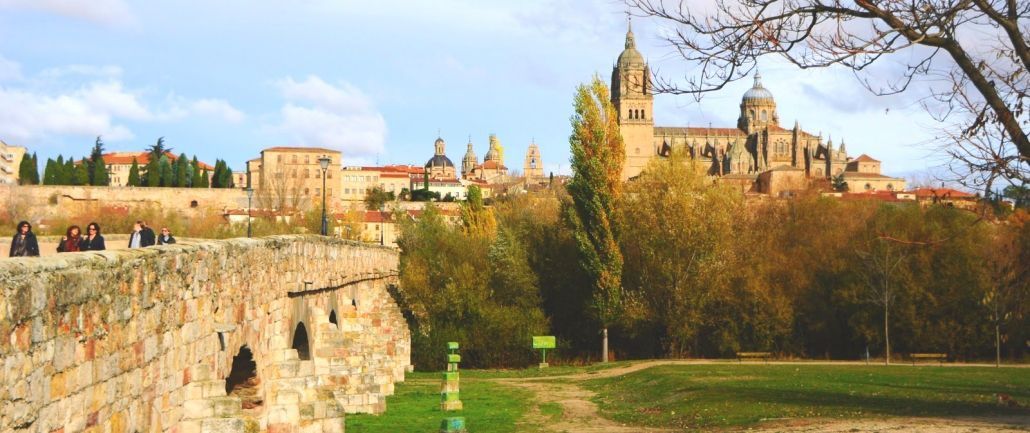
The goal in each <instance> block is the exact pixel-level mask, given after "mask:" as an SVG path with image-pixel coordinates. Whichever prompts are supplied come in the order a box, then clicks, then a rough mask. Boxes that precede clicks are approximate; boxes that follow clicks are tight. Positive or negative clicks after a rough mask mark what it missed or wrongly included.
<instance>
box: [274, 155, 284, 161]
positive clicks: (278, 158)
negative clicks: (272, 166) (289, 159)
mask: <svg viewBox="0 0 1030 433" xmlns="http://www.w3.org/2000/svg"><path fill="white" fill-rule="evenodd" d="M275 162H283V156H282V155H276V156H275Z"/></svg>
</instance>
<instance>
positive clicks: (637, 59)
mask: <svg viewBox="0 0 1030 433" xmlns="http://www.w3.org/2000/svg"><path fill="white" fill-rule="evenodd" d="M618 64H619V66H620V67H626V66H643V65H644V56H643V55H642V54H640V51H637V41H636V38H635V37H634V36H633V28H632V27H630V28H629V30H627V31H626V49H625V50H622V54H619V63H618Z"/></svg>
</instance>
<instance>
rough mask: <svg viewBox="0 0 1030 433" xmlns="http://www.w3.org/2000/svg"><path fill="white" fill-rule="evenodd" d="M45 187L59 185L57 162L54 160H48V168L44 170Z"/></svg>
mask: <svg viewBox="0 0 1030 433" xmlns="http://www.w3.org/2000/svg"><path fill="white" fill-rule="evenodd" d="M43 185H57V162H56V161H54V160H53V158H47V159H46V168H45V169H44V170H43Z"/></svg>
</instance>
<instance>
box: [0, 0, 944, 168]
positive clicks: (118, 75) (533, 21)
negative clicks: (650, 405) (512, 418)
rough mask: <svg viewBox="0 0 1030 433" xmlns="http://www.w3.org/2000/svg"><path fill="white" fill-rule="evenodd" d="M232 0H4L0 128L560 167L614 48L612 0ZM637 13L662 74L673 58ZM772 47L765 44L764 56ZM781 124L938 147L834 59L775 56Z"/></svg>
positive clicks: (617, 16) (915, 120) (63, 140)
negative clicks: (528, 161)
mask: <svg viewBox="0 0 1030 433" xmlns="http://www.w3.org/2000/svg"><path fill="white" fill-rule="evenodd" d="M484 3H485V2H475V1H471V0H444V1H433V2H429V1H415V2H375V3H374V4H366V3H363V2H349V1H345V2H335V1H329V0H313V1H307V2H303V3H302V4H290V5H283V4H278V3H275V2H269V1H258V2H246V1H242V0H232V1H225V2H217V3H215V4H208V3H206V2H200V1H193V0H187V1H183V2H177V3H176V4H175V5H174V6H172V5H170V4H163V3H155V2H133V1H123V0H99V1H94V2H88V3H82V4H74V2H64V1H57V0H36V1H28V0H0V139H2V140H4V141H5V142H7V143H9V144H12V145H19V146H26V147H28V148H29V151H30V152H37V153H38V154H39V155H40V157H41V159H43V162H45V160H46V158H48V157H56V155H58V154H63V155H65V156H69V155H71V156H74V157H76V158H79V157H82V156H83V155H86V154H87V153H88V151H89V148H90V147H91V146H92V143H93V139H94V138H95V136H97V135H102V136H103V137H104V141H105V143H106V145H107V149H108V151H127V150H139V149H142V148H144V147H146V146H149V145H151V144H153V143H154V142H155V141H156V140H157V138H158V137H162V136H163V137H165V140H166V143H167V145H168V146H170V147H172V148H173V151H174V152H175V153H176V154H178V153H180V152H185V153H186V154H188V155H190V156H192V155H194V154H196V155H197V156H198V158H200V159H201V160H206V161H213V160H215V159H225V160H227V161H228V162H229V164H230V166H231V167H232V168H233V169H234V170H236V171H242V170H244V169H245V165H244V164H245V161H246V160H248V159H250V158H254V157H256V156H257V155H258V153H259V152H260V150H261V149H263V148H266V147H272V146H320V147H329V148H332V149H336V150H340V151H341V152H342V154H343V164H344V165H370V164H376V163H377V162H378V163H379V164H380V165H383V164H420V165H421V164H424V163H425V161H426V160H427V159H429V158H430V157H431V156H432V155H433V142H434V141H435V140H436V138H437V135H438V131H439V132H440V133H439V135H440V137H442V138H443V139H444V140H445V141H446V142H447V154H448V156H449V157H450V158H451V159H452V160H455V161H458V160H460V159H461V155H462V154H463V153H464V151H465V143H466V142H467V141H468V137H469V136H471V137H472V141H473V143H474V145H475V150H476V153H477V154H479V155H483V154H485V152H486V151H487V148H488V136H489V135H490V134H491V133H494V134H497V136H498V138H499V139H500V141H501V143H502V144H503V146H504V148H505V163H506V165H507V166H508V167H509V168H511V169H514V170H521V169H522V161H523V156H524V154H525V151H526V149H527V148H528V146H529V144H530V143H531V142H532V141H534V140H535V142H536V143H537V144H538V145H539V147H540V151H541V157H542V159H543V161H544V171H545V173H547V172H555V173H568V170H569V163H568V158H569V149H568V136H569V133H570V128H569V118H570V117H571V116H572V114H573V113H572V95H573V93H574V90H575V87H576V86H577V85H579V84H581V83H584V82H587V81H589V80H590V79H591V77H592V76H593V75H594V74H598V75H600V76H601V77H603V78H605V79H606V80H607V79H608V76H609V75H610V71H611V67H612V64H613V63H614V62H615V58H616V56H618V54H619V52H620V51H621V50H622V44H623V40H624V35H625V31H626V15H625V10H624V7H623V6H622V4H621V3H609V2H590V1H586V0H582V1H571V0H570V1H553V2H544V1H538V2H537V1H535V2H514V1H511V2H489V3H488V4H484ZM657 24H658V23H655V22H653V21H648V20H643V19H635V20H634V21H633V27H634V31H635V33H636V35H637V41H638V42H637V43H638V48H639V49H640V51H641V52H642V54H643V55H644V56H645V57H646V59H647V60H648V62H649V63H650V64H651V65H652V69H654V70H655V71H657V72H658V73H659V74H660V75H663V76H666V77H670V78H675V77H677V76H682V74H683V72H684V71H685V70H687V68H688V67H689V65H686V64H684V62H683V61H682V60H680V59H679V58H678V57H677V56H676V55H675V54H674V53H671V52H670V51H669V49H668V47H666V46H664V45H663V43H662V41H661V40H660V38H659V36H658V35H659V34H661V32H663V31H666V30H667V29H664V28H662V27H660V26H658V25H657ZM770 60H772V59H770ZM761 71H762V75H763V76H764V77H765V78H764V82H765V85H766V87H767V88H768V89H769V90H770V91H771V92H772V93H773V95H774V96H775V97H776V101H777V103H778V105H779V113H780V116H781V118H782V121H781V123H782V124H783V125H785V126H792V125H793V124H794V121H795V120H797V121H798V122H800V123H801V125H802V127H805V128H822V131H821V132H822V133H823V135H824V136H832V137H833V139H834V141H837V142H839V141H840V140H842V139H843V140H844V141H846V142H847V144H848V150H849V153H852V154H854V155H855V156H857V155H859V154H862V153H867V154H870V155H873V156H875V157H877V158H878V159H881V160H882V161H883V163H884V167H883V169H884V172H885V173H888V174H892V175H903V176H911V175H913V174H916V173H921V172H926V171H929V170H932V169H933V168H934V167H935V166H937V165H939V164H940V163H941V162H942V160H940V159H939V158H938V157H936V156H934V152H933V150H934V149H933V148H932V147H931V146H930V145H929V144H930V141H931V139H932V136H933V131H932V130H931V129H930V128H932V127H933V126H934V125H935V123H934V121H933V120H932V119H931V118H930V117H929V116H928V115H927V114H925V112H923V110H922V108H921V107H920V106H919V104H918V96H919V95H918V94H917V93H915V92H913V93H911V94H907V95H901V96H894V97H876V96H874V95H872V94H870V93H869V92H868V91H867V90H866V89H864V88H863V87H862V86H861V85H860V84H859V82H858V81H857V80H855V78H854V77H853V76H852V74H851V72H850V71H847V70H843V69H824V70H809V71H799V70H797V69H794V68H792V67H791V66H788V65H784V64H781V63H777V62H775V61H768V62H767V61H766V60H765V59H763V63H762V64H761ZM750 84H751V80H749V79H746V80H742V81H740V82H737V83H734V84H732V85H730V86H727V88H726V89H724V90H722V91H720V92H717V93H712V94H709V95H706V96H705V98H704V99H703V100H702V101H701V102H700V103H695V102H694V101H693V99H692V98H691V97H690V96H664V97H662V98H658V99H656V104H655V118H656V120H657V121H658V122H659V123H661V124H664V125H670V126H671V125H682V126H687V125H690V126H707V125H708V124H711V125H712V126H715V127H719V126H723V127H733V126H735V125H736V114H737V112H738V111H739V109H738V107H737V105H738V104H739V102H740V96H741V95H742V94H743V92H744V91H745V90H746V89H747V88H748V87H750ZM811 132H816V133H817V132H820V131H818V130H815V131H811Z"/></svg>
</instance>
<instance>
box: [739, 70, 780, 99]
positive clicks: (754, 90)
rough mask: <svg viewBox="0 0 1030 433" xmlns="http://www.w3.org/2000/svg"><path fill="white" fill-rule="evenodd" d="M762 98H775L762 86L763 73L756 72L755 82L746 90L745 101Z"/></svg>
mask: <svg viewBox="0 0 1030 433" xmlns="http://www.w3.org/2000/svg"><path fill="white" fill-rule="evenodd" d="M760 99H773V94H772V92H770V91H769V90H768V89H766V88H765V87H763V86H762V74H759V73H757V72H755V84H754V86H751V88H750V89H748V91H747V92H744V98H743V101H744V102H747V101H754V100H760Z"/></svg>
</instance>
